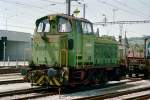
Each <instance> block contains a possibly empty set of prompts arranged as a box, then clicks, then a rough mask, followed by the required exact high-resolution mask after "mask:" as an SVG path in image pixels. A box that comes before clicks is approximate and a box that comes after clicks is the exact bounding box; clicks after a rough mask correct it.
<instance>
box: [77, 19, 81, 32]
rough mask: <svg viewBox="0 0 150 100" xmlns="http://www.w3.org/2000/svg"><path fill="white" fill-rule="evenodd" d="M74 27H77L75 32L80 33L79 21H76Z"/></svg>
mask: <svg viewBox="0 0 150 100" xmlns="http://www.w3.org/2000/svg"><path fill="white" fill-rule="evenodd" d="M76 28H77V32H78V33H81V25H80V22H79V21H76Z"/></svg>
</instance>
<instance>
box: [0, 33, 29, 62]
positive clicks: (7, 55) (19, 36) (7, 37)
mask: <svg viewBox="0 0 150 100" xmlns="http://www.w3.org/2000/svg"><path fill="white" fill-rule="evenodd" d="M5 43H6V45H5ZM4 48H5V49H4ZM30 54H31V34H30V33H24V32H16V31H8V30H7V31H6V30H0V60H3V59H5V60H6V61H7V60H10V61H12V60H28V59H29V57H30Z"/></svg>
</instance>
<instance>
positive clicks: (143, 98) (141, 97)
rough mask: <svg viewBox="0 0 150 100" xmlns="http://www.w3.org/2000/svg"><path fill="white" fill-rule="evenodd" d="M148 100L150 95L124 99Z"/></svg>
mask: <svg viewBox="0 0 150 100" xmlns="http://www.w3.org/2000/svg"><path fill="white" fill-rule="evenodd" d="M147 99H150V94H145V95H141V96H136V97H132V98H128V99H124V100H147Z"/></svg>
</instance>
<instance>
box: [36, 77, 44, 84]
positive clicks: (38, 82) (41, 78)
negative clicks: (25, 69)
mask: <svg viewBox="0 0 150 100" xmlns="http://www.w3.org/2000/svg"><path fill="white" fill-rule="evenodd" d="M43 79H44V75H42V76H41V77H40V79H39V80H38V81H37V82H36V83H37V84H40V82H41V81H42V80H43Z"/></svg>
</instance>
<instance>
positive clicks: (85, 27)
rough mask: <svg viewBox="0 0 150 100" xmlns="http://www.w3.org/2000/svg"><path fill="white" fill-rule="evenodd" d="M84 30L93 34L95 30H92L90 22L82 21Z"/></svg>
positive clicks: (85, 32)
mask: <svg viewBox="0 0 150 100" xmlns="http://www.w3.org/2000/svg"><path fill="white" fill-rule="evenodd" d="M81 25H82V31H83V33H84V34H92V33H93V30H92V25H91V24H90V23H88V22H82V23H81Z"/></svg>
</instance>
